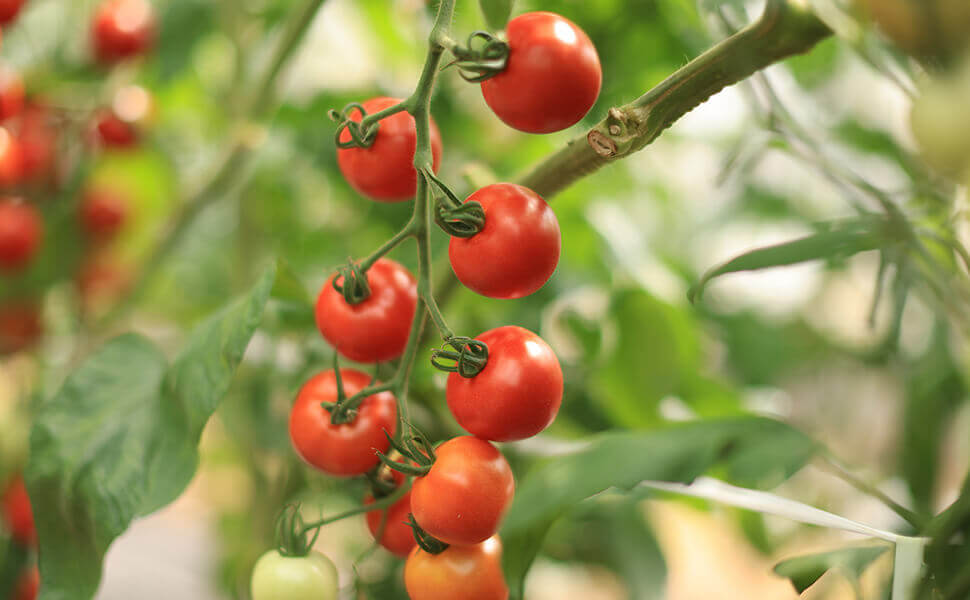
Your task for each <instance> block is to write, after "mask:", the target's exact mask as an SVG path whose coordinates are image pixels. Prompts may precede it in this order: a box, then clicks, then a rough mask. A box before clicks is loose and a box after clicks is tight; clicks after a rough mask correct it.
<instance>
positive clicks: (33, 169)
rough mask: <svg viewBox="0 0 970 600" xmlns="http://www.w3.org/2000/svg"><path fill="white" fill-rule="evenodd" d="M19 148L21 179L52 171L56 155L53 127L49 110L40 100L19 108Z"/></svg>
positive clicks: (39, 177) (36, 178) (34, 178)
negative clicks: (20, 109)
mask: <svg viewBox="0 0 970 600" xmlns="http://www.w3.org/2000/svg"><path fill="white" fill-rule="evenodd" d="M15 135H16V137H17V145H18V146H19V149H20V174H21V178H22V179H26V180H30V181H42V180H45V179H47V178H48V177H50V176H53V175H55V173H54V161H55V158H56V156H57V130H56V129H55V126H54V124H53V123H52V122H51V114H50V110H49V109H48V108H47V107H46V106H44V105H43V104H41V103H38V102H36V101H35V102H29V103H27V104H26V105H25V106H24V108H23V110H22V111H21V112H20V118H19V119H18V120H17V129H16V134H15Z"/></svg>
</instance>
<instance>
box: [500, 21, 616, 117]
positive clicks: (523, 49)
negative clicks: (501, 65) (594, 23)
mask: <svg viewBox="0 0 970 600" xmlns="http://www.w3.org/2000/svg"><path fill="white" fill-rule="evenodd" d="M506 36H507V38H508V44H509V56H508V63H507V64H506V67H505V70H504V71H502V72H501V73H499V74H498V75H495V76H494V77H491V78H489V79H486V80H485V81H483V82H482V83H481V88H482V96H483V97H484V98H485V103H486V104H488V106H489V108H491V109H492V112H494V113H495V115H496V116H497V117H498V118H499V119H501V120H502V121H503V122H504V123H505V124H506V125H508V126H509V127H513V128H515V129H518V130H519V131H524V132H526V133H553V132H555V131H560V130H562V129H566V128H567V127H570V126H572V125H575V124H576V123H578V122H579V121H580V120H581V119H582V118H583V117H584V116H586V113H588V112H589V109H590V108H592V107H593V104H595V103H596V99H597V98H598V97H599V93H600V88H601V87H602V85H603V70H602V67H601V66H600V60H599V55H598V54H597V52H596V46H594V45H593V42H592V40H590V39H589V36H587V35H586V32H584V31H583V30H582V29H581V28H580V27H579V26H578V25H576V24H575V23H573V22H572V21H570V20H569V19H567V18H565V17H563V16H561V15H557V14H555V13H551V12H531V13H525V14H522V15H519V16H517V17H515V18H514V19H512V20H511V21H509V23H508V25H507V27H506Z"/></svg>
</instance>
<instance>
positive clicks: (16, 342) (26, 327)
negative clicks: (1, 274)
mask: <svg viewBox="0 0 970 600" xmlns="http://www.w3.org/2000/svg"><path fill="white" fill-rule="evenodd" d="M43 333H44V321H43V318H42V315H41V311H40V304H39V303H37V302H29V301H12V302H7V303H6V304H2V305H0V355H3V354H12V353H14V352H19V351H21V350H25V349H27V348H29V347H30V346H32V345H33V344H34V343H35V342H36V341H37V340H39V339H40V337H41V335H43Z"/></svg>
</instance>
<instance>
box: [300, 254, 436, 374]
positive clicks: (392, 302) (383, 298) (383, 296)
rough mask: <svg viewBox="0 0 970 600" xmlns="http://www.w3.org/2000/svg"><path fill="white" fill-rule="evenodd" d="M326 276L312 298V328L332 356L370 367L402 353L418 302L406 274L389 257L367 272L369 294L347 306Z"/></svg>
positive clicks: (416, 293)
mask: <svg viewBox="0 0 970 600" xmlns="http://www.w3.org/2000/svg"><path fill="white" fill-rule="evenodd" d="M334 277H336V275H333V276H331V277H330V279H328V280H327V283H325V284H323V289H321V290H320V295H319V296H318V297H317V306H316V320H317V328H319V329H320V333H321V334H323V337H324V339H326V340H327V341H328V342H330V344H331V345H332V346H333V347H334V348H336V349H337V352H339V353H340V354H342V355H344V356H346V357H347V358H349V359H350V360H354V361H357V362H362V363H375V362H382V361H386V360H392V359H394V358H397V357H398V356H400V355H401V353H402V352H404V347H405V346H406V345H407V342H408V334H409V333H410V330H411V319H412V318H413V317H414V310H415V308H416V307H417V301H418V286H417V283H416V282H415V280H414V276H413V275H411V273H410V272H409V271H408V270H407V269H405V268H404V267H402V266H401V265H399V264H398V263H396V262H394V261H393V260H391V259H388V258H382V259H380V260H378V261H377V262H376V263H374V266H372V267H371V268H370V269H369V270H368V271H367V282H368V284H370V291H371V295H370V297H369V298H367V299H366V300H364V301H363V302H361V303H360V304H354V305H350V304H347V301H346V300H344V297H343V295H341V294H340V293H339V292H337V290H335V289H333V279H334Z"/></svg>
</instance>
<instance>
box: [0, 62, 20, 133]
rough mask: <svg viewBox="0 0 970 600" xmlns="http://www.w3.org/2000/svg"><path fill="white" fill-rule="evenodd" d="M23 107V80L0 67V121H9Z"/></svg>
mask: <svg viewBox="0 0 970 600" xmlns="http://www.w3.org/2000/svg"><path fill="white" fill-rule="evenodd" d="M23 107H24V80H23V79H22V78H21V77H20V73H18V72H17V71H15V70H13V69H11V68H10V67H7V66H0V121H4V120H6V119H9V118H10V117H12V116H14V115H16V114H17V113H19V112H20V111H21V110H22V109H23Z"/></svg>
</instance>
